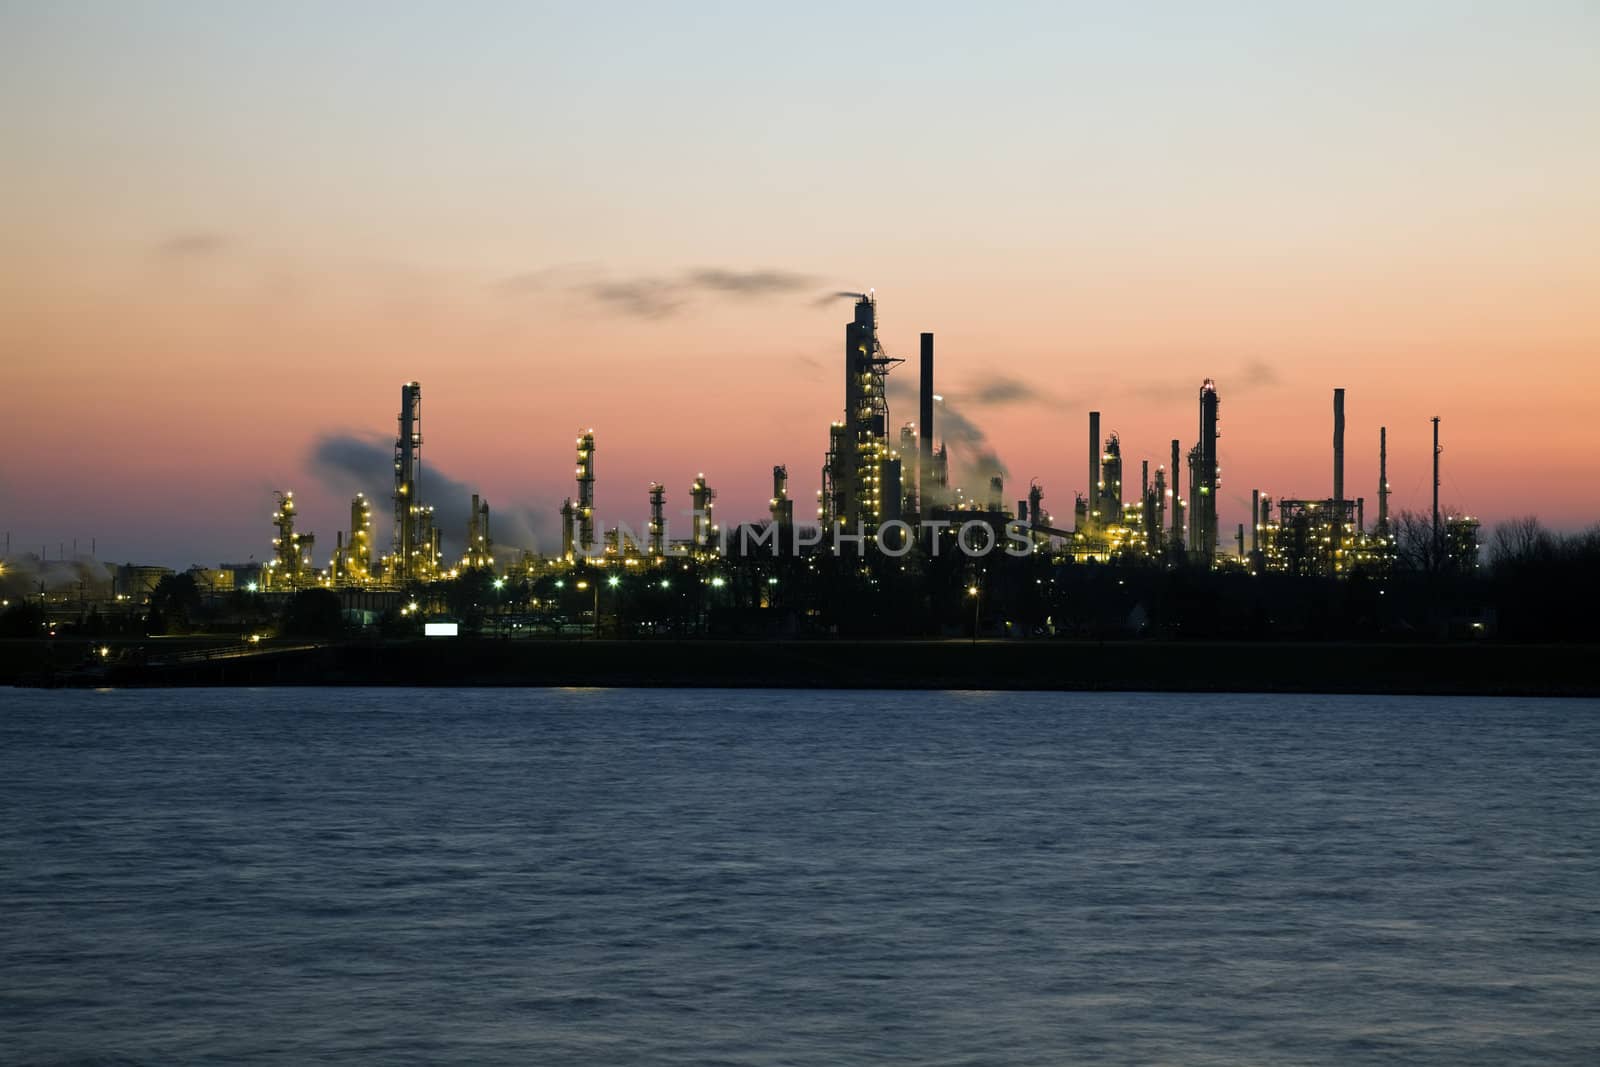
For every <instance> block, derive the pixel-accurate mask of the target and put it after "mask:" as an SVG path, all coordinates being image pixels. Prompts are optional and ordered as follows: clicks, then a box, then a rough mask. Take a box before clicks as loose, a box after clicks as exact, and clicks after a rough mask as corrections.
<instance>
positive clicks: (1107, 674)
mask: <svg viewBox="0 0 1600 1067" xmlns="http://www.w3.org/2000/svg"><path fill="white" fill-rule="evenodd" d="M12 653H13V654H12V655H10V656H9V657H6V659H5V663H6V664H7V665H8V666H10V667H11V668H12V676H11V677H8V678H5V679H3V680H5V681H7V682H10V683H12V684H16V683H18V682H21V683H22V684H34V685H69V686H218V685H221V686H261V685H359V686H384V685H395V686H610V687H629V686H663V687H734V688H799V689H805V688H841V689H842V688H848V689H997V690H1126V691H1152V692H1163V691H1165V692H1256V693H1262V692H1264V693H1275V692H1282V693H1305V692H1317V693H1397V694H1437V695H1473V694H1484V695H1490V694H1494V695H1526V696H1591V697H1592V696H1600V671H1596V670H1595V667H1594V664H1595V662H1596V661H1597V659H1600V655H1597V653H1600V649H1597V648H1595V647H1593V646H1588V645H1500V644H1488V643H1473V644H1415V645H1400V644H1264V643H1259V644H1258V643H1198V642H1197V643H1160V642H1136V641H1129V642H1107V643H1092V642H1064V641H979V642H977V643H976V644H974V643H972V642H968V641H837V640H835V641H823V640H819V641H711V640H702V641H503V640H494V639H490V638H483V639H471V638H462V639H455V640H449V639H439V640H403V641H385V642H382V643H374V642H348V643H335V644H327V645H320V646H315V647H307V646H305V645H300V646H297V647H294V648H287V649H273V648H271V647H268V648H265V649H262V650H261V651H260V652H259V653H256V654H251V655H245V656H232V655H229V656H219V657H217V658H210V659H207V658H199V657H196V656H190V657H186V658H182V659H176V660H175V661H161V660H159V659H155V658H152V659H150V660H149V661H148V662H117V661H112V662H110V663H108V664H105V665H104V666H100V667H95V666H92V665H91V666H90V667H89V668H87V669H84V668H81V667H72V668H68V669H59V668H58V669H55V670H45V669H36V670H34V671H31V672H30V671H26V670H21V671H19V670H17V668H18V665H19V661H18V657H17V656H16V654H15V649H13V650H12ZM40 667H41V668H43V667H44V665H43V664H40Z"/></svg>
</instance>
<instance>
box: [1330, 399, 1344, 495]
mask: <svg viewBox="0 0 1600 1067" xmlns="http://www.w3.org/2000/svg"><path fill="white" fill-rule="evenodd" d="M1333 503H1334V507H1335V508H1337V509H1340V510H1341V512H1342V509H1343V505H1344V390H1343V389H1335V390H1334V391H1333ZM1335 517H1336V518H1338V519H1339V521H1340V522H1341V523H1343V521H1344V519H1343V516H1342V514H1341V515H1339V516H1335Z"/></svg>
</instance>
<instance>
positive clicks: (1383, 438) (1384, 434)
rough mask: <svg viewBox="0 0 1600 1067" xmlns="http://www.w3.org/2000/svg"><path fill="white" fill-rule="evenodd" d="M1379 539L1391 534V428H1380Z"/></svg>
mask: <svg viewBox="0 0 1600 1067" xmlns="http://www.w3.org/2000/svg"><path fill="white" fill-rule="evenodd" d="M1376 533H1377V534H1378V536H1379V537H1383V536H1386V535H1387V534H1388V533H1389V427H1387V426H1379V427H1378V528H1377V531H1376Z"/></svg>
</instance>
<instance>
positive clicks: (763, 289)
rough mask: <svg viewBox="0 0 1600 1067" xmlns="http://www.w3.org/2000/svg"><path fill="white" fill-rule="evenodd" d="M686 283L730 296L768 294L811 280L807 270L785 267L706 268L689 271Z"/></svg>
mask: <svg viewBox="0 0 1600 1067" xmlns="http://www.w3.org/2000/svg"><path fill="white" fill-rule="evenodd" d="M687 280H688V283H689V284H690V285H692V286H694V287H695V288H697V289H703V290H706V291H708V292H713V293H727V294H730V295H733V296H771V295H772V294H774V293H792V292H794V291H795V290H797V289H807V288H810V287H811V285H812V284H814V283H813V280H812V278H811V276H810V275H808V274H795V273H792V272H790V271H785V270H746V271H738V270H716V269H711V268H706V269H702V270H696V271H690V272H689V275H688V279H687Z"/></svg>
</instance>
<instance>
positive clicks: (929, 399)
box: [917, 333, 933, 517]
mask: <svg viewBox="0 0 1600 1067" xmlns="http://www.w3.org/2000/svg"><path fill="white" fill-rule="evenodd" d="M917 432H918V433H919V434H921V435H922V437H921V441H922V462H921V463H919V464H917V504H918V506H920V507H921V508H922V514H923V516H924V517H926V516H927V515H928V514H929V513H930V511H931V508H930V507H929V503H928V501H929V497H928V487H929V485H931V484H932V482H933V475H932V471H933V334H931V333H925V334H923V335H922V422H921V423H920V424H919V425H918V426H917Z"/></svg>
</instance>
